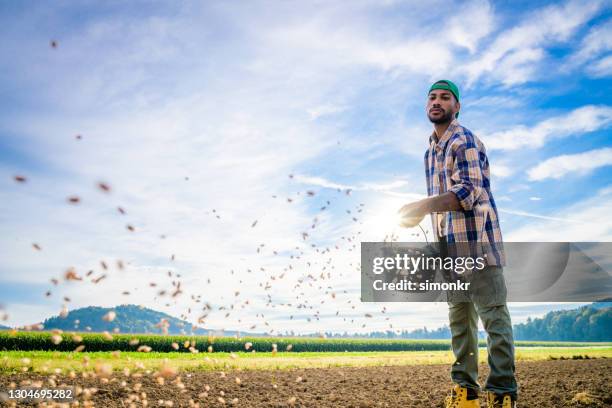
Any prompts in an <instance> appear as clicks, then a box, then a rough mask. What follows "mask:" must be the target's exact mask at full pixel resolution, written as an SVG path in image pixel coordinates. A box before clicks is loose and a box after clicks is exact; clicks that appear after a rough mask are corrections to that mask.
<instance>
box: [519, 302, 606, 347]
mask: <svg viewBox="0 0 612 408" xmlns="http://www.w3.org/2000/svg"><path fill="white" fill-rule="evenodd" d="M603 304H605V303H604V302H598V303H595V304H592V305H588V306H582V307H580V308H578V309H572V310H561V311H554V312H549V313H547V314H546V315H545V316H544V317H543V318H539V319H531V318H528V319H527V322H526V323H521V324H517V325H515V326H514V338H515V340H554V341H612V307H602V305H603Z"/></svg>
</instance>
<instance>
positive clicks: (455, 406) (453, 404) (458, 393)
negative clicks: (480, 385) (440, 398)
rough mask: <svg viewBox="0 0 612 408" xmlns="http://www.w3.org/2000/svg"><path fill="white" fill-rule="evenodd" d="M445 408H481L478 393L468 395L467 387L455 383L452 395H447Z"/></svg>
mask: <svg viewBox="0 0 612 408" xmlns="http://www.w3.org/2000/svg"><path fill="white" fill-rule="evenodd" d="M468 398H469V399H468ZM445 408H480V401H479V400H478V394H476V395H475V396H474V395H471V396H468V389H467V388H465V387H462V386H460V385H459V384H455V385H454V386H453V389H452V391H451V395H450V396H449V397H446V405H445Z"/></svg>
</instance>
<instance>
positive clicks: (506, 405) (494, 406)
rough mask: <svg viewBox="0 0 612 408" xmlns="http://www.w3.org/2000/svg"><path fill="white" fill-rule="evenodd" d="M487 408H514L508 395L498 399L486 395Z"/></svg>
mask: <svg viewBox="0 0 612 408" xmlns="http://www.w3.org/2000/svg"><path fill="white" fill-rule="evenodd" d="M487 408H516V403H513V402H512V398H510V396H509V395H504V396H503V397H498V396H496V395H495V394H493V393H489V394H488V395H487Z"/></svg>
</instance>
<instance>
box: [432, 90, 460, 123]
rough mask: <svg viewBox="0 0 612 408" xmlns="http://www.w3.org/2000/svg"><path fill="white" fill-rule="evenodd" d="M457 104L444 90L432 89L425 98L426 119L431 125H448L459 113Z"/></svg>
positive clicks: (452, 96)
mask: <svg viewBox="0 0 612 408" xmlns="http://www.w3.org/2000/svg"><path fill="white" fill-rule="evenodd" d="M459 107H460V105H459V102H457V100H456V99H455V96H454V95H453V94H452V93H451V92H450V91H446V90H444V89H434V90H433V91H431V92H430V93H429V95H428V97H427V107H426V110H427V117H428V118H429V120H430V121H431V122H432V123H436V124H440V123H449V122H451V121H452V120H453V118H454V117H455V113H457V112H459Z"/></svg>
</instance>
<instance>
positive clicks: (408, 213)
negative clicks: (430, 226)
mask: <svg viewBox="0 0 612 408" xmlns="http://www.w3.org/2000/svg"><path fill="white" fill-rule="evenodd" d="M453 156H454V168H453V173H452V176H451V180H452V184H453V185H452V187H451V188H450V190H449V191H448V192H446V193H443V194H440V195H438V196H433V197H428V198H425V199H423V200H419V201H416V202H414V203H410V204H406V205H405V206H403V207H402V208H401V209H400V210H399V213H400V216H401V217H402V220H401V222H400V225H401V226H403V227H406V228H411V227H415V226H417V225H418V224H419V223H420V222H421V221H422V220H423V217H425V215H427V214H430V213H434V212H446V211H469V210H471V209H472V207H473V206H474V204H475V203H476V202H477V200H478V197H479V196H480V194H481V192H482V187H483V179H484V177H483V175H482V169H481V168H480V160H479V155H478V150H477V149H476V146H475V145H474V144H473V143H469V144H467V143H460V144H457V145H456V146H454V148H453Z"/></svg>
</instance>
